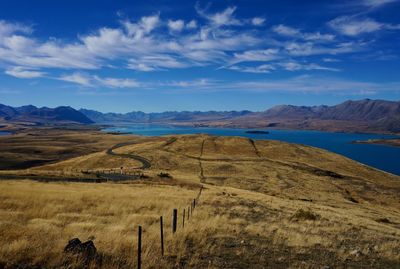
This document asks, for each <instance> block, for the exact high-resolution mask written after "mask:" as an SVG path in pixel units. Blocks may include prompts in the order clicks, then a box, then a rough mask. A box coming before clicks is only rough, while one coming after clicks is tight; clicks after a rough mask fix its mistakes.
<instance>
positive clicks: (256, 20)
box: [251, 17, 265, 26]
mask: <svg viewBox="0 0 400 269" xmlns="http://www.w3.org/2000/svg"><path fill="white" fill-rule="evenodd" d="M264 22H265V18H263V17H254V18H252V19H251V23H252V24H253V25H256V26H261V25H264Z"/></svg>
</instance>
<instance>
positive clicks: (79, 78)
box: [58, 73, 93, 87]
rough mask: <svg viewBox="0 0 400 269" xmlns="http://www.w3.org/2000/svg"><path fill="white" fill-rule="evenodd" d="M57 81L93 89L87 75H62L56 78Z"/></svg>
mask: <svg viewBox="0 0 400 269" xmlns="http://www.w3.org/2000/svg"><path fill="white" fill-rule="evenodd" d="M58 79H59V80H63V81H67V82H72V83H75V84H79V85H82V86H86V87H93V84H92V82H91V78H90V77H89V76H87V75H84V74H80V73H73V74H71V75H64V76H61V77H59V78H58Z"/></svg>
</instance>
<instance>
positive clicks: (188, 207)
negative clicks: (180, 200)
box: [188, 206, 190, 220]
mask: <svg viewBox="0 0 400 269" xmlns="http://www.w3.org/2000/svg"><path fill="white" fill-rule="evenodd" d="M189 219H190V206H188V220H189Z"/></svg>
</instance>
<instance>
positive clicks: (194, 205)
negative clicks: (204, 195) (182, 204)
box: [193, 199, 196, 209]
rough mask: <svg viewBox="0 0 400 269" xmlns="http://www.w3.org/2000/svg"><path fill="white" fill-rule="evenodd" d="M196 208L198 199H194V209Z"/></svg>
mask: <svg viewBox="0 0 400 269" xmlns="http://www.w3.org/2000/svg"><path fill="white" fill-rule="evenodd" d="M195 208H196V199H193V209H195Z"/></svg>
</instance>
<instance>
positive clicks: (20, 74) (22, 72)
mask: <svg viewBox="0 0 400 269" xmlns="http://www.w3.org/2000/svg"><path fill="white" fill-rule="evenodd" d="M5 73H6V74H7V75H10V76H13V77H16V78H39V77H43V76H44V75H45V74H46V73H44V72H40V71H36V70H29V69H25V68H24V67H21V66H17V67H13V68H10V69H7V70H6V71H5Z"/></svg>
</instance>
